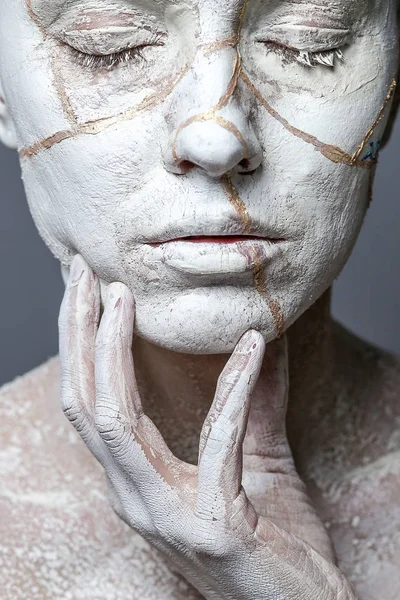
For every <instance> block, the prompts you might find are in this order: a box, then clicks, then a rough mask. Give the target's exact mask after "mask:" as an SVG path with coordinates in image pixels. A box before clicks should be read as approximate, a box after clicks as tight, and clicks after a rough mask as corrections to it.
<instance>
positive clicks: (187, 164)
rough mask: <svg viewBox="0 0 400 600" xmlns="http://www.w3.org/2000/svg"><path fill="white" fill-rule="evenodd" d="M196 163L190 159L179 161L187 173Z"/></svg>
mask: <svg viewBox="0 0 400 600" xmlns="http://www.w3.org/2000/svg"><path fill="white" fill-rule="evenodd" d="M195 166H196V165H195V164H194V163H192V162H191V161H190V160H182V161H181V162H180V163H179V167H180V168H181V169H182V171H183V173H187V172H188V171H190V169H193V168H194V167H195Z"/></svg>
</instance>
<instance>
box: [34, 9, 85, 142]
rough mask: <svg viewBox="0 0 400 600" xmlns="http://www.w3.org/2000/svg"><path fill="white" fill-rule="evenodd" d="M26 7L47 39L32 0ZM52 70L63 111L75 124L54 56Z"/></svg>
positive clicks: (74, 116)
mask: <svg viewBox="0 0 400 600" xmlns="http://www.w3.org/2000/svg"><path fill="white" fill-rule="evenodd" d="M26 9H27V11H28V15H29V17H30V18H31V20H32V21H33V22H34V23H35V25H36V27H37V28H38V29H39V31H40V32H41V34H42V36H43V39H44V40H45V39H46V38H47V37H48V35H47V31H46V29H45V28H44V27H43V25H42V23H41V22H40V20H39V18H38V17H37V15H36V14H35V12H34V10H33V8H32V0H26ZM50 70H51V73H52V75H53V80H54V83H55V88H56V91H57V95H58V99H59V101H60V103H61V106H62V107H63V111H64V114H65V116H66V118H67V121H69V122H70V123H71V124H72V125H75V124H76V123H77V118H76V115H75V113H74V111H73V109H72V106H71V103H70V101H69V98H68V95H67V92H66V89H65V84H64V79H63V77H62V75H61V72H60V70H59V68H58V65H57V62H56V58H55V57H54V56H52V57H51V59H50ZM64 139H65V138H64Z"/></svg>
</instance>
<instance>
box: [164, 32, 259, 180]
mask: <svg viewBox="0 0 400 600" xmlns="http://www.w3.org/2000/svg"><path fill="white" fill-rule="evenodd" d="M240 69H241V60H240V54H239V52H238V51H237V48H236V42H235V40H234V39H232V38H228V39H226V40H222V41H220V42H211V43H209V44H207V45H204V46H203V47H202V48H200V49H199V52H198V54H197V56H196V59H195V62H194V64H193V66H192V69H191V71H190V73H188V76H187V77H186V78H185V81H184V82H183V83H184V85H182V86H181V88H180V90H179V92H178V93H177V95H176V97H175V98H174V101H173V103H172V105H171V108H172V114H171V115H170V127H171V132H170V142H169V147H168V150H167V154H166V160H165V163H166V167H167V168H168V169H169V170H171V171H173V172H176V173H182V172H184V171H185V167H186V166H187V165H188V164H190V165H191V166H193V165H194V166H199V167H201V168H203V169H205V170H206V171H208V172H209V173H210V174H211V175H216V176H220V175H223V174H224V173H225V172H227V171H229V170H231V169H232V168H233V167H235V166H236V165H237V164H238V163H242V164H244V163H246V164H248V165H250V164H251V165H252V168H253V170H254V168H256V167H257V166H258V165H259V163H260V153H261V149H260V147H259V144H258V141H257V139H256V137H255V134H254V132H253V130H252V128H251V126H250V124H249V119H248V115H246V114H245V111H244V109H243V107H242V106H241V104H240V102H239V100H238V98H237V94H236V90H237V86H238V80H239V76H240ZM256 163H257V164H256ZM182 166H183V168H182Z"/></svg>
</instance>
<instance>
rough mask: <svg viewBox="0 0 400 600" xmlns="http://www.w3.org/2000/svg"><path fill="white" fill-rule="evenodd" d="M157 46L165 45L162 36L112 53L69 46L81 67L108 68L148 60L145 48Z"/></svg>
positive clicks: (109, 69) (92, 68) (94, 69)
mask: <svg viewBox="0 0 400 600" xmlns="http://www.w3.org/2000/svg"><path fill="white" fill-rule="evenodd" d="M155 46H164V42H163V41H162V36H154V37H153V38H152V39H150V40H149V41H148V42H146V43H143V44H139V45H137V46H133V47H131V48H123V49H121V50H118V51H116V52H111V53H110V54H94V53H91V54H89V53H87V52H82V51H81V50H78V49H77V48H74V47H73V46H69V49H70V51H71V53H72V57H73V59H74V60H75V62H77V63H78V64H79V65H80V66H81V67H83V68H86V69H91V70H93V71H96V70H102V69H105V70H108V71H111V70H112V69H114V68H116V67H118V66H119V65H123V64H128V63H130V62H134V61H139V60H146V57H145V54H144V52H145V50H146V49H147V48H151V47H155Z"/></svg>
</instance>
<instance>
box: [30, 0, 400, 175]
mask: <svg viewBox="0 0 400 600" xmlns="http://www.w3.org/2000/svg"><path fill="white" fill-rule="evenodd" d="M31 1H32V0H26V6H27V11H28V14H29V16H30V18H31V19H32V20H33V21H34V23H35V24H36V25H37V27H38V28H39V29H40V31H41V32H42V34H43V35H44V36H46V32H45V30H44V28H43V26H42V25H41V23H40V22H39V20H38V18H37V16H36V15H35V13H34V11H33V10H32V7H31ZM247 5H248V0H245V1H244V3H243V6H242V9H241V11H240V16H239V26H238V33H237V34H235V35H233V36H232V37H231V38H227V39H225V40H222V41H216V42H213V43H211V44H206V45H205V46H203V47H201V46H200V49H202V50H203V51H204V52H205V53H207V52H212V51H215V50H218V49H220V48H225V47H229V46H233V47H234V46H236V61H235V67H234V72H233V75H232V78H231V80H230V82H229V84H228V88H227V90H226V92H225V93H224V95H223V96H222V97H221V98H220V100H219V101H218V103H217V104H216V106H215V107H214V108H212V109H211V110H210V111H207V112H205V113H202V114H201V115H195V116H193V117H191V118H190V119H188V120H187V121H186V122H185V123H183V124H182V125H181V126H180V127H179V129H178V131H177V133H176V136H175V139H174V143H173V147H172V155H173V157H174V160H175V161H176V162H179V157H178V155H177V152H176V143H177V138H178V135H179V133H180V132H181V131H182V130H183V129H184V128H185V127H188V126H189V125H190V124H192V123H194V122H201V121H203V122H204V121H208V120H215V121H216V122H217V123H218V124H219V125H220V126H221V127H223V128H224V129H226V130H227V131H229V132H230V133H232V134H233V135H235V137H236V138H237V139H238V140H239V141H240V143H241V144H242V145H243V147H244V148H245V157H246V158H248V156H249V149H248V145H247V143H246V141H245V139H244V137H243V135H242V134H241V132H240V131H239V129H238V128H236V127H235V126H234V124H233V123H231V122H230V121H228V120H226V119H223V118H222V117H220V116H218V115H216V112H218V111H219V110H221V109H222V108H224V107H225V106H226V105H227V104H228V102H229V100H230V99H231V98H232V96H233V94H234V93H235V91H236V88H237V85H238V80H239V78H241V79H242V81H243V82H244V83H245V84H246V85H247V87H248V89H249V90H250V92H251V93H252V94H253V96H255V98H257V100H258V101H259V102H260V103H261V104H262V105H263V107H264V108H265V109H266V111H267V112H268V113H269V114H270V115H271V116H272V117H273V118H274V119H275V120H277V121H278V122H279V123H280V124H281V125H282V126H283V127H284V128H285V129H286V130H287V131H289V132H290V133H291V134H292V135H294V136H295V137H297V138H299V139H301V140H303V141H304V142H306V143H308V144H311V145H312V146H314V148H315V149H316V150H318V151H319V152H320V153H321V154H322V155H323V156H325V158H327V159H328V160H330V161H331V162H334V163H336V164H345V165H348V166H351V167H364V168H372V167H373V166H375V165H376V163H377V158H370V159H367V160H362V159H361V160H360V156H361V153H362V151H363V149H364V147H365V145H366V144H367V142H368V141H369V140H370V138H371V136H372V135H373V132H374V130H375V128H376V127H377V125H378V124H379V123H380V121H381V120H382V118H383V116H384V112H385V109H386V107H387V105H388V103H389V102H390V101H391V100H392V98H393V95H394V92H395V89H396V85H397V82H396V79H394V80H393V81H392V83H391V85H390V88H389V91H388V94H387V96H386V98H385V101H384V103H383V106H382V108H381V109H380V111H379V113H378V116H377V117H376V119H375V120H374V122H373V123H372V125H371V127H370V128H369V129H368V131H367V133H366V134H365V136H364V138H363V140H362V142H361V143H360V145H359V146H358V147H357V150H356V151H355V152H354V153H353V154H349V153H348V152H345V151H344V150H342V149H341V148H339V147H338V146H334V145H331V144H327V143H325V142H321V141H320V140H319V139H318V138H317V137H315V136H313V135H311V134H309V133H306V132H305V131H302V130H301V129H298V128H297V127H294V126H293V125H291V124H290V123H289V121H287V120H286V119H285V118H284V117H282V116H281V115H280V114H279V113H278V112H277V111H276V110H275V109H274V108H273V107H272V106H271V105H270V104H269V103H268V102H267V100H266V99H265V98H264V96H263V95H262V94H261V93H260V91H259V90H258V89H257V88H256V87H255V85H254V84H253V83H252V81H251V80H250V79H249V77H248V75H247V74H246V73H245V72H244V71H243V69H242V61H241V56H240V51H239V48H238V44H239V41H240V34H241V31H242V28H243V23H244V18H245V13H246V8H247ZM51 66H52V72H53V77H54V80H55V82H56V87H57V92H58V96H59V99H60V102H61V103H62V106H63V108H64V111H65V112H66V114H67V116H68V119H69V120H70V121H72V123H73V125H75V126H74V127H73V128H72V129H70V130H64V131H59V132H57V133H55V134H53V135H51V136H49V137H47V138H46V139H44V140H42V141H40V142H37V143H36V144H33V145H32V146H30V147H28V148H24V149H21V150H20V155H21V157H32V156H35V155H36V154H38V153H39V152H40V151H41V150H48V149H50V148H52V146H54V145H55V144H59V143H60V142H62V141H64V140H66V139H69V138H72V137H75V136H77V135H80V134H89V135H95V134H97V133H99V132H101V131H104V130H105V129H107V128H108V127H110V126H112V125H114V124H116V123H117V122H118V121H120V120H121V121H125V120H129V119H132V118H134V117H135V116H136V115H137V114H138V113H139V112H142V111H143V110H145V109H147V108H153V107H154V106H156V105H157V104H158V102H157V101H154V102H153V98H154V99H155V98H156V96H157V95H154V94H153V95H151V96H149V97H148V98H147V99H145V100H144V101H143V102H142V103H141V104H140V105H139V106H138V107H136V108H131V109H128V110H126V111H125V112H123V113H120V114H118V115H115V116H112V117H104V118H101V119H96V120H93V121H87V122H86V123H82V124H81V125H77V120H76V116H75V115H74V113H73V111H72V108H71V106H70V103H69V99H68V96H67V94H66V92H65V88H64V86H63V84H62V83H61V82H62V77H61V74H60V73H59V71H58V69H57V67H56V66H55V65H54V63H53V61H52V63H51ZM189 68H190V67H186V68H185V69H184V71H183V72H182V74H181V75H180V76H179V78H178V80H177V81H176V83H175V85H177V84H178V82H179V80H180V79H181V78H182V77H183V75H184V74H185V73H186V72H187V71H188V70H189ZM175 85H174V86H173V87H171V88H170V89H169V91H168V92H167V93H166V94H164V95H163V96H161V95H160V96H159V97H160V102H162V101H163V100H164V99H165V97H167V96H168V95H169V94H170V93H171V92H172V91H173V89H174V87H175Z"/></svg>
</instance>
